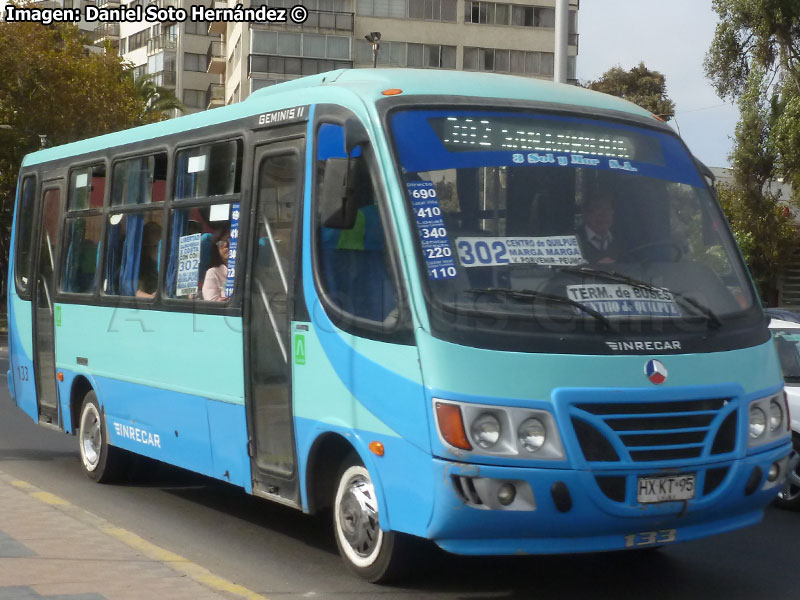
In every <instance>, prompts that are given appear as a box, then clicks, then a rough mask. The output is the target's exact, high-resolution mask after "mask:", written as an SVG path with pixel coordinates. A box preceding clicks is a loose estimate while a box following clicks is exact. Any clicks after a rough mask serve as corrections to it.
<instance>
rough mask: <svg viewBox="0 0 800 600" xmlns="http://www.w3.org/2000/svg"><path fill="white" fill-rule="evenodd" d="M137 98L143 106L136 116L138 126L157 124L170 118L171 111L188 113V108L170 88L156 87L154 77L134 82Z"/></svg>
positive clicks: (142, 78) (146, 77)
mask: <svg viewBox="0 0 800 600" xmlns="http://www.w3.org/2000/svg"><path fill="white" fill-rule="evenodd" d="M134 88H135V90H136V97H137V98H138V99H139V100H140V102H141V104H142V108H141V112H140V113H139V114H138V115H137V116H136V119H135V124H136V125H145V124H147V123H155V122H157V121H163V120H164V119H166V118H168V116H169V113H170V111H172V110H174V109H177V110H180V111H181V112H185V111H186V106H185V105H184V104H183V102H181V101H180V100H179V99H178V98H177V97H176V96H175V94H174V92H173V91H172V90H170V89H169V88H165V87H161V86H159V85H156V83H155V82H154V81H153V79H152V77H150V76H149V75H145V76H144V77H139V78H138V79H136V81H135V82H134Z"/></svg>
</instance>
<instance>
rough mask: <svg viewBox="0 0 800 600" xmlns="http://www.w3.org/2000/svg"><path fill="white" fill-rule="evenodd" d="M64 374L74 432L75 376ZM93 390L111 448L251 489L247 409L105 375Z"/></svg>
mask: <svg viewBox="0 0 800 600" xmlns="http://www.w3.org/2000/svg"><path fill="white" fill-rule="evenodd" d="M63 373H64V381H63V383H62V384H61V386H62V393H61V394H60V396H61V402H62V414H64V415H65V423H64V425H65V430H66V431H71V432H73V433H75V432H76V431H77V429H78V425H79V424H78V423H72V422H71V419H69V415H70V405H69V398H70V393H69V390H70V389H71V387H72V382H73V380H74V378H75V376H76V375H77V374H76V373H75V372H73V371H67V370H64V371H63ZM92 387H93V388H94V389H95V391H96V393H97V397H98V401H99V402H100V406H101V408H102V410H103V414H104V417H105V421H106V426H107V428H108V438H109V443H110V444H111V445H113V446H118V447H120V448H124V449H126V450H130V451H131V452H135V453H137V454H142V455H144V456H149V457H151V458H155V459H157V460H160V461H163V462H165V463H169V464H172V465H176V466H178V467H182V468H184V469H189V470H190V471H195V472H197V473H201V474H203V475H208V476H209V477H214V478H215V479H221V480H223V481H227V482H229V483H233V484H235V485H238V486H241V487H243V488H245V490H247V491H248V492H250V491H252V481H251V478H250V459H249V458H248V456H247V421H246V416H245V407H244V406H243V405H241V404H232V403H229V402H222V401H219V400H212V399H209V398H203V397H201V396H195V395H191V394H183V393H179V392H174V391H170V390H165V389H162V388H157V387H151V386H146V385H140V384H137V383H131V382H128V381H120V380H116V379H109V378H105V377H97V378H94V379H93V382H92ZM75 409H76V412H77V411H78V410H80V407H75Z"/></svg>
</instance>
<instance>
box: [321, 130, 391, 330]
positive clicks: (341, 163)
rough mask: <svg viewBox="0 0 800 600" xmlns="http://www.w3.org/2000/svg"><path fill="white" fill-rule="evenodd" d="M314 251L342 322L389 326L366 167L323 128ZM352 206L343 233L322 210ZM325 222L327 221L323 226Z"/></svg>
mask: <svg viewBox="0 0 800 600" xmlns="http://www.w3.org/2000/svg"><path fill="white" fill-rule="evenodd" d="M317 168H318V171H317V173H318V180H317V188H316V198H315V200H316V202H315V204H316V208H315V210H316V215H317V231H316V236H317V250H316V260H317V268H318V271H319V275H320V279H321V281H320V283H321V284H322V286H323V288H324V291H325V293H326V295H327V297H328V299H329V300H330V301H331V302H332V303H333V304H334V305H335V307H336V308H338V309H339V310H340V311H341V312H342V313H344V316H345V317H346V316H348V315H349V316H351V317H359V318H361V319H367V320H369V321H373V322H377V323H381V324H384V325H386V326H388V327H391V326H393V325H394V323H395V322H396V319H397V300H396V294H395V290H394V287H393V284H392V280H391V277H390V272H391V269H390V265H389V261H388V256H387V252H386V243H385V236H384V229H383V224H382V222H381V215H380V212H379V210H378V205H377V198H376V193H375V189H374V187H373V184H372V178H371V177H370V173H369V170H368V168H367V163H366V161H365V159H364V157H363V156H362V154H361V148H359V147H356V148H355V150H354V151H353V153H352V154H351V157H350V158H349V159H348V157H347V155H346V154H345V151H344V132H343V128H342V127H341V126H339V125H332V124H324V125H322V126H321V127H320V129H319V133H318V140H317ZM344 195H346V196H347V200H346V201H345V202H352V206H353V209H354V210H355V222H354V223H353V225H352V227H349V228H347V229H342V228H340V226H341V223H333V222H332V221H334V220H338V219H339V217H338V216H337V217H336V218H335V219H333V218H329V216H328V215H327V214H323V213H327V212H328V211H327V209H326V208H325V207H330V206H335V205H337V203H341V202H342V196H344ZM326 219H327V220H326Z"/></svg>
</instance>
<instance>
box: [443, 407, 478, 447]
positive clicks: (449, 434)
mask: <svg viewBox="0 0 800 600" xmlns="http://www.w3.org/2000/svg"><path fill="white" fill-rule="evenodd" d="M436 420H437V421H438V423H439V431H441V432H442V437H443V438H444V439H445V441H446V442H447V443H448V444H450V445H451V446H454V447H456V448H461V449H462V450H472V444H470V443H469V440H468V439H467V432H466V430H465V429H464V419H463V418H462V417H461V408H460V407H459V406H456V405H455V404H446V403H444V402H437V403H436Z"/></svg>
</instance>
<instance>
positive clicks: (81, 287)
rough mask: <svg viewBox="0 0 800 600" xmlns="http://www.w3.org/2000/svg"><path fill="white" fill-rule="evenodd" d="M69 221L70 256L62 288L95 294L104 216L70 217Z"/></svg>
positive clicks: (65, 260) (68, 252) (68, 243)
mask: <svg viewBox="0 0 800 600" xmlns="http://www.w3.org/2000/svg"><path fill="white" fill-rule="evenodd" d="M65 225H66V227H65V231H66V235H65V236H64V237H65V244H66V252H65V257H66V258H65V259H64V273H63V276H62V278H61V288H62V289H63V290H64V291H65V292H72V293H75V294H93V293H94V291H95V289H96V286H95V275H96V274H97V265H98V262H99V259H100V231H101V228H102V226H103V216H102V215H92V216H87V217H68V218H67V221H66V224H65Z"/></svg>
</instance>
